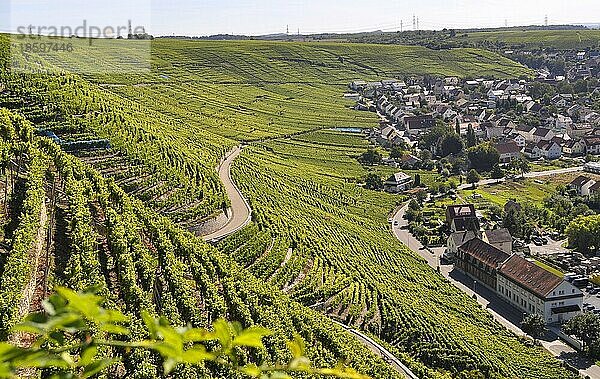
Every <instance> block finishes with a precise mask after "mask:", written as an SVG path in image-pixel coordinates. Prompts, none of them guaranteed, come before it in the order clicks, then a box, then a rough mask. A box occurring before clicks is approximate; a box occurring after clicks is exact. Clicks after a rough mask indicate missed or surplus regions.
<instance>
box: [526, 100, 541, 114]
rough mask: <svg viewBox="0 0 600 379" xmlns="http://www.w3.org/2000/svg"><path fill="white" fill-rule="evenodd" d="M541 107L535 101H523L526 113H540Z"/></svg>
mask: <svg viewBox="0 0 600 379" xmlns="http://www.w3.org/2000/svg"><path fill="white" fill-rule="evenodd" d="M542 108H543V107H542V105H541V104H540V103H538V102H537V101H528V102H526V103H525V111H526V112H527V113H540V112H541V111H542Z"/></svg>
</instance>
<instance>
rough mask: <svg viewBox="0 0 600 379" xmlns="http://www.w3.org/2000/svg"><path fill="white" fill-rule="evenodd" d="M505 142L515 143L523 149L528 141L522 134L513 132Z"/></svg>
mask: <svg viewBox="0 0 600 379" xmlns="http://www.w3.org/2000/svg"><path fill="white" fill-rule="evenodd" d="M505 140H506V141H513V142H514V143H516V144H517V146H519V147H520V148H521V149H522V148H524V147H525V145H526V144H527V140H526V139H525V137H523V136H522V135H521V134H519V133H516V132H512V133H511V134H509V135H507V136H506V138H505Z"/></svg>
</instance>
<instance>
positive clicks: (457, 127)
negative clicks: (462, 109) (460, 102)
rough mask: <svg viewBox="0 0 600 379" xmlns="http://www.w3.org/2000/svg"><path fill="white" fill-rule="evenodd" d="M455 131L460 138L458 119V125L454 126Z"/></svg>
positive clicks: (458, 122)
mask: <svg viewBox="0 0 600 379" xmlns="http://www.w3.org/2000/svg"><path fill="white" fill-rule="evenodd" d="M454 131H455V132H456V134H458V135H459V136H460V121H458V118H457V119H456V125H455V126H454Z"/></svg>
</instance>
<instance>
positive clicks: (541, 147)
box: [534, 141, 562, 160]
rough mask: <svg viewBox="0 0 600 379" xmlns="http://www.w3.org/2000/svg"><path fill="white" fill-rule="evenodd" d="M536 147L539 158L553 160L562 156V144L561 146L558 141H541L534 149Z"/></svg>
mask: <svg viewBox="0 0 600 379" xmlns="http://www.w3.org/2000/svg"><path fill="white" fill-rule="evenodd" d="M536 149H537V152H536V155H537V156H538V158H545V159H549V160H553V159H558V158H560V157H561V156H562V146H560V145H559V144H558V143H557V142H556V141H540V142H539V143H538V144H537V145H535V148H534V151H535V150H536Z"/></svg>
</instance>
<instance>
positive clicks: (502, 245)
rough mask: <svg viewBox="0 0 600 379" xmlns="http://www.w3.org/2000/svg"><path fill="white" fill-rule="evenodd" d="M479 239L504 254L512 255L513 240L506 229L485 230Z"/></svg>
mask: <svg viewBox="0 0 600 379" xmlns="http://www.w3.org/2000/svg"><path fill="white" fill-rule="evenodd" d="M481 239H482V240H483V241H485V242H487V243H489V244H490V245H492V246H494V247H495V248H497V249H500V250H502V251H504V252H505V253H509V254H512V248H513V245H512V242H513V240H512V236H511V235H510V232H509V231H508V229H506V228H500V229H494V230H486V231H485V232H483V234H482V236H481Z"/></svg>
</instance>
